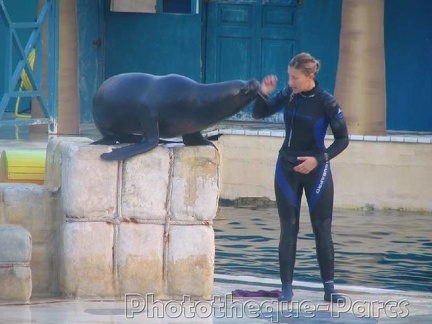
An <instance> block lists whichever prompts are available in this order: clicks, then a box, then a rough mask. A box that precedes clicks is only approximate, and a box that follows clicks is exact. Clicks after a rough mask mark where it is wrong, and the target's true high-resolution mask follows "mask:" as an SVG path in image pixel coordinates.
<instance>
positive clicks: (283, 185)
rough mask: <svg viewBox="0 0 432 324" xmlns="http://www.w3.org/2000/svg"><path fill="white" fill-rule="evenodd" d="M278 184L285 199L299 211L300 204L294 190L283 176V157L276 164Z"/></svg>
mask: <svg viewBox="0 0 432 324" xmlns="http://www.w3.org/2000/svg"><path fill="white" fill-rule="evenodd" d="M276 182H277V184H278V185H279V188H280V189H281V190H282V192H283V193H284V195H285V197H286V198H287V199H288V200H289V201H290V202H291V203H292V204H293V205H294V206H295V207H296V208H297V210H298V209H299V207H300V202H299V200H298V198H297V196H296V194H295V193H294V190H293V189H292V188H291V186H290V185H289V184H288V182H287V181H286V179H285V176H284V174H283V170H282V161H281V157H280V156H279V157H278V161H277V164H276Z"/></svg>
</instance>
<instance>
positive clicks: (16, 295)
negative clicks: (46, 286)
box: [0, 262, 32, 303]
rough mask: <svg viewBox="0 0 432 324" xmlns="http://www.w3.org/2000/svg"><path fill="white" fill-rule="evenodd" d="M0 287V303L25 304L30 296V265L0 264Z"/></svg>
mask: <svg viewBox="0 0 432 324" xmlns="http://www.w3.org/2000/svg"><path fill="white" fill-rule="evenodd" d="M0 287H1V289H0V301H6V302H15V303H27V302H28V301H29V300H30V297H31V294H32V275H31V269H30V264H28V263H27V264H9V265H5V264H3V265H2V262H0Z"/></svg>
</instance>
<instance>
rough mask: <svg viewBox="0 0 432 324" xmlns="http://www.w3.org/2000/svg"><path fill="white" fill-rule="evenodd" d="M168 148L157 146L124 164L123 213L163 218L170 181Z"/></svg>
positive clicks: (132, 215)
mask: <svg viewBox="0 0 432 324" xmlns="http://www.w3.org/2000/svg"><path fill="white" fill-rule="evenodd" d="M170 169H171V158H170V151H169V149H167V148H165V147H162V146H158V147H156V148H155V149H153V150H152V151H150V152H147V153H145V154H140V155H137V156H135V157H133V158H130V159H127V160H125V162H124V165H123V183H122V205H121V208H122V216H123V217H124V218H131V217H133V218H138V219H147V220H148V219H153V220H155V219H156V220H161V221H163V220H164V219H165V217H166V214H167V198H168V191H169V187H170V180H171V174H170V173H171V172H170Z"/></svg>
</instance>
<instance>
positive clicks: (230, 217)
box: [214, 207, 432, 292]
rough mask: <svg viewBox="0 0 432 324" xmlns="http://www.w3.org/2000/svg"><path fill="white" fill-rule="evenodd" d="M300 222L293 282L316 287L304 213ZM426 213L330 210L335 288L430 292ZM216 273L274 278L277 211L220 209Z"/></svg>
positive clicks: (430, 238) (430, 217)
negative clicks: (353, 287)
mask: <svg viewBox="0 0 432 324" xmlns="http://www.w3.org/2000/svg"><path fill="white" fill-rule="evenodd" d="M303 209H304V211H302V214H301V216H300V232H299V236H298V242H297V257H296V265H295V270H294V280H299V281H309V282H321V279H320V277H319V268H318V262H317V260H316V254H315V241H314V236H313V233H312V227H311V224H310V220H309V214H308V212H307V208H303ZM431 222H432V214H431V213H409V212H398V211H357V210H335V211H334V214H333V241H334V244H335V277H336V278H335V282H336V283H340V284H348V285H355V286H366V287H372V288H387V289H400V290H414V291H423V292H432V234H431V231H430V224H431ZM214 230H215V236H216V258H215V272H216V273H218V274H228V275H249V276H256V277H266V278H279V264H278V243H279V218H278V215H277V209H276V208H265V209H247V208H234V207H221V208H220V213H219V215H218V217H217V218H216V219H215V221H214Z"/></svg>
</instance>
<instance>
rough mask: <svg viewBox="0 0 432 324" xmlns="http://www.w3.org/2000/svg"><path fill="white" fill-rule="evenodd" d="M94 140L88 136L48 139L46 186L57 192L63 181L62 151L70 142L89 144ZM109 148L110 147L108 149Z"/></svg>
mask: <svg viewBox="0 0 432 324" xmlns="http://www.w3.org/2000/svg"><path fill="white" fill-rule="evenodd" d="M91 142H92V140H91V139H90V138H86V137H52V138H50V139H49V141H48V145H47V152H46V160H45V182H44V187H45V188H46V189H47V190H48V191H50V192H57V191H58V190H59V189H60V187H61V181H62V151H63V150H64V148H65V146H67V145H70V144H75V145H87V144H89V143H91ZM107 150H108V149H107Z"/></svg>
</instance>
